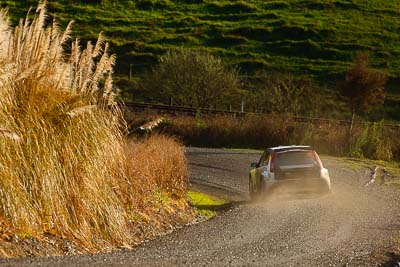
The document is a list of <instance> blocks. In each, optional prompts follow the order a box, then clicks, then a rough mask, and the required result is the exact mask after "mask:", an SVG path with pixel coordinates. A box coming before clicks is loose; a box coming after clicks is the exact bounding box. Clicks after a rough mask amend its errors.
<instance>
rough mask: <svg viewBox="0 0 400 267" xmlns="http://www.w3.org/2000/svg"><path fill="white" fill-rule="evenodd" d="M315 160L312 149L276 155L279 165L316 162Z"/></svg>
mask: <svg viewBox="0 0 400 267" xmlns="http://www.w3.org/2000/svg"><path fill="white" fill-rule="evenodd" d="M314 161H315V159H314V154H313V152H312V151H289V152H281V153H277V155H276V164H277V165H278V166H288V165H306V164H314Z"/></svg>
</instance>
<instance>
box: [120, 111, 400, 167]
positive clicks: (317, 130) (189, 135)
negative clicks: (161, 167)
mask: <svg viewBox="0 0 400 267" xmlns="http://www.w3.org/2000/svg"><path fill="white" fill-rule="evenodd" d="M127 117H128V116H127ZM129 117H130V118H133V121H132V122H131V123H130V124H131V125H135V122H134V121H135V120H137V121H138V122H140V123H142V122H145V121H151V120H154V119H155V118H158V117H159V115H158V114H151V113H148V114H146V113H141V114H139V113H137V114H135V115H133V116H132V115H129ZM159 131H161V132H163V133H167V134H170V135H172V136H176V137H179V138H181V139H182V140H183V142H184V143H185V144H186V145H192V146H204V147H227V148H230V147H233V148H253V149H260V148H265V147H269V146H278V145H287V144H308V145H312V146H314V147H315V148H316V149H317V150H318V151H320V152H321V153H324V154H328V155H334V156H351V157H357V158H370V159H380V160H386V161H391V160H400V141H399V139H398V138H397V135H398V132H399V129H398V128H389V127H385V126H383V125H382V122H378V123H370V124H361V123H355V124H354V126H353V129H352V133H351V135H350V136H349V133H348V131H349V125H348V124H338V123H337V122H335V121H332V122H326V123H318V124H317V123H303V122H296V121H295V120H293V119H291V118H290V117H286V116H280V115H269V116H258V115H248V116H246V117H240V118H235V117H233V116H229V115H226V116H221V115H217V116H212V115H210V116H207V115H201V114H198V115H197V116H195V117H193V116H165V115H164V122H163V123H162V124H161V125H160V127H159Z"/></svg>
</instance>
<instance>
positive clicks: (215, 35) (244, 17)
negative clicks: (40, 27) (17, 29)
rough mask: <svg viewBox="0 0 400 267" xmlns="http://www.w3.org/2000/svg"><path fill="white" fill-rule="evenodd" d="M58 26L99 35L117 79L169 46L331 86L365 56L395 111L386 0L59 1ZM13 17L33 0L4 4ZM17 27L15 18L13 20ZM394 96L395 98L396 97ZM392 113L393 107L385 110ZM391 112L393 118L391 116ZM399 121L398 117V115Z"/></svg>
mask: <svg viewBox="0 0 400 267" xmlns="http://www.w3.org/2000/svg"><path fill="white" fill-rule="evenodd" d="M48 2H49V3H48V5H49V9H50V11H51V13H54V14H57V18H58V19H59V20H60V22H61V24H62V25H65V23H66V22H67V21H69V20H71V19H73V20H75V28H74V30H75V34H76V36H79V37H80V38H82V39H84V40H86V39H94V38H95V37H96V36H97V33H98V32H100V31H103V32H104V33H105V35H106V37H107V39H108V41H110V42H111V43H112V45H113V49H114V51H115V52H116V53H117V55H118V67H117V75H118V76H120V77H121V76H128V75H129V70H130V68H131V67H132V69H133V73H134V75H140V74H141V73H142V72H143V71H144V70H146V69H148V68H150V67H151V66H153V65H154V64H155V63H156V62H157V58H158V56H159V55H162V54H163V53H165V51H166V50H167V49H169V48H172V47H177V46H184V47H195V48H199V47H201V48H205V49H207V50H209V51H210V52H212V53H214V54H216V55H218V56H220V57H222V58H223V59H224V60H225V61H226V62H227V63H228V64H233V65H237V66H239V67H240V70H241V73H242V75H245V76H251V75H253V74H254V72H255V71H256V70H259V69H267V70H283V71H290V72H293V73H295V74H298V75H307V76H311V77H314V78H316V79H317V80H319V81H320V82H325V83H334V82H335V81H336V80H337V79H338V78H341V77H343V74H344V72H345V71H346V69H347V68H348V67H349V64H350V62H351V60H352V58H353V56H354V55H355V54H356V53H357V52H358V51H368V52H370V54H371V56H372V62H373V65H374V67H375V68H378V69H382V70H385V71H387V72H388V73H389V75H390V77H391V79H390V83H389V85H390V86H389V87H390V97H389V100H388V103H389V105H390V108H389V109H388V112H389V113H387V114H389V115H388V116H390V117H393V118H395V117H396V114H397V113H399V112H398V110H397V109H395V110H393V106H396V105H398V104H399V100H398V97H397V95H398V94H400V91H399V89H397V86H396V84H397V81H398V80H399V78H400V2H398V1H384V0H371V1H363V0H314V1H313V0H287V1H269V0H248V1H234V0H232V1H217V0H135V1H128V0H120V1H112V0H80V1H79V0H75V1H73V0H58V1H48ZM0 4H1V5H2V6H8V7H9V11H10V14H11V16H12V17H13V18H16V17H19V16H21V15H23V14H25V12H26V11H27V9H28V7H29V6H31V5H32V6H36V4H37V1H33V0H30V1H4V0H0ZM13 22H14V23H16V21H13ZM396 99H397V100H396ZM390 109H392V110H391V111H390ZM393 112H394V114H391V113H393ZM397 116H398V118H397V119H399V120H400V116H399V115H397Z"/></svg>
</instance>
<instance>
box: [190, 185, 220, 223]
mask: <svg viewBox="0 0 400 267" xmlns="http://www.w3.org/2000/svg"><path fill="white" fill-rule="evenodd" d="M188 196H189V203H190V205H191V206H193V207H194V208H196V209H197V211H198V212H199V215H200V218H199V219H200V220H207V219H211V218H213V217H215V216H216V215H217V211H220V210H222V209H223V208H224V206H226V204H227V202H226V201H224V200H223V199H220V198H217V197H213V196H209V195H206V194H203V193H201V192H194V191H189V193H188Z"/></svg>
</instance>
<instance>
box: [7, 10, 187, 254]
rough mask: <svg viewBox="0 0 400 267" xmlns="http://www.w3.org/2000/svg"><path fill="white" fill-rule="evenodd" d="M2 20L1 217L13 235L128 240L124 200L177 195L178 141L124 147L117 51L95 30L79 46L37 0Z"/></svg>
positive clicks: (95, 245) (107, 242)
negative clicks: (31, 12)
mask: <svg viewBox="0 0 400 267" xmlns="http://www.w3.org/2000/svg"><path fill="white" fill-rule="evenodd" d="M29 17H31V16H27V18H29ZM7 25H8V24H7V22H6V12H5V11H1V12H0V32H1V35H0V38H1V39H0V122H1V124H0V149H1V151H3V153H1V154H0V166H1V168H0V218H2V221H4V223H5V224H7V225H10V227H12V228H13V229H14V230H15V231H17V232H19V233H20V234H21V235H29V236H39V235H41V234H43V233H49V234H52V235H55V236H59V237H65V238H68V239H70V240H74V242H76V243H77V244H78V245H80V246H82V247H84V248H85V249H88V250H91V251H96V250H101V249H103V248H106V247H109V246H113V245H127V244H129V243H131V241H132V235H131V227H130V226H129V216H130V215H131V214H128V213H129V212H130V211H131V210H132V207H137V206H138V205H139V206H143V205H144V204H145V203H146V201H148V199H151V192H154V191H155V189H160V190H163V192H164V191H165V192H166V194H171V195H173V196H177V197H182V196H183V195H184V192H185V189H186V184H185V183H184V179H185V177H186V169H185V168H186V167H185V161H184V155H183V151H182V148H181V147H180V146H179V144H177V143H175V142H174V141H171V140H169V139H166V138H163V137H155V138H154V139H149V140H147V141H146V142H145V144H143V145H139V144H136V145H135V146H130V149H128V151H127V150H126V146H125V140H124V138H123V135H122V131H123V130H124V127H125V123H124V121H123V118H122V115H121V112H120V109H119V108H118V106H117V105H116V103H115V100H114V98H115V91H114V90H113V86H112V78H111V77H112V71H113V65H114V63H115V57H114V56H110V55H109V53H108V44H106V43H104V42H103V40H102V38H101V36H100V37H99V40H98V41H97V43H96V44H92V43H90V42H89V43H88V44H87V46H86V47H85V48H84V49H82V48H81V47H80V46H79V42H78V41H74V42H72V45H71V44H68V40H69V31H70V26H68V28H67V29H66V30H65V31H64V32H62V31H60V29H59V27H58V25H57V23H56V22H54V21H53V23H51V21H49V19H48V18H47V16H46V9H45V5H44V3H43V2H42V3H40V5H39V7H38V9H37V12H36V15H35V17H34V19H32V20H29V19H25V20H21V21H20V23H19V25H18V26H17V27H15V28H14V29H11V28H9V27H8V26H7ZM67 46H68V47H70V48H71V50H70V51H71V52H70V54H67V53H66V52H65V51H64V47H67ZM125 153H128V156H126V155H125ZM148 157H150V158H151V159H150V160H148ZM172 166H173V167H172ZM152 172H154V173H152ZM155 173H157V174H158V175H157V176H154V174H155ZM144 179H145V180H144Z"/></svg>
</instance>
